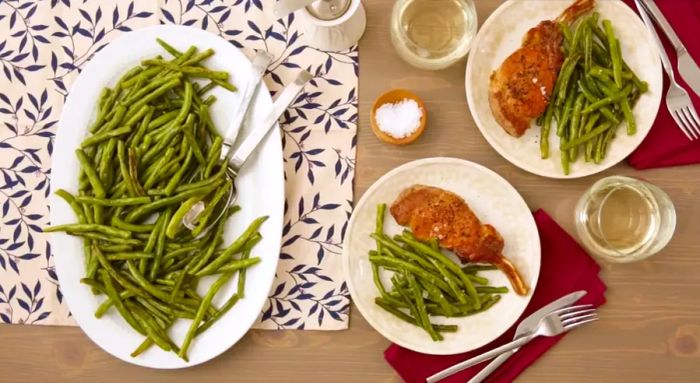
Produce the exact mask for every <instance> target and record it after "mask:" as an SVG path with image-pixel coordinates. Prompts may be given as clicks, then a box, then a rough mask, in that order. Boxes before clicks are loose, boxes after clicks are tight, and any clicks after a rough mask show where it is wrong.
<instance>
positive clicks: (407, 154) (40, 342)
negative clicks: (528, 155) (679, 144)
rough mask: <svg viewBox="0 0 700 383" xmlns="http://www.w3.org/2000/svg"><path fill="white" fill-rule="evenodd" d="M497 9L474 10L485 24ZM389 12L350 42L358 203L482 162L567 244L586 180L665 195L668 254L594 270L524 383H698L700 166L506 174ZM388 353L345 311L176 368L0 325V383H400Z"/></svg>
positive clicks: (450, 87) (483, 1)
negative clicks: (398, 102)
mask: <svg viewBox="0 0 700 383" xmlns="http://www.w3.org/2000/svg"><path fill="white" fill-rule="evenodd" d="M500 3H501V1H500V0H478V1H477V10H478V14H479V20H480V21H483V20H485V19H486V18H487V17H488V15H489V14H490V13H491V12H492V11H493V10H494V9H495V8H496V7H497V6H498V5H499V4H500ZM392 4H393V1H391V0H369V1H365V7H366V9H367V31H366V33H365V36H364V38H363V39H362V41H361V43H360V62H361V65H360V72H361V75H360V93H359V94H360V120H361V121H360V127H359V144H358V157H357V176H356V179H355V188H356V189H355V190H356V194H355V199H356V200H357V199H359V197H360V196H361V195H362V193H363V192H364V191H365V190H366V189H367V188H368V187H369V186H370V185H371V184H372V183H373V182H374V181H375V180H376V179H378V178H379V177H380V176H382V175H383V174H384V173H386V172H387V171H388V170H390V169H392V168H394V167H396V166H398V165H401V164H403V163H406V162H409V161H411V160H415V159H419V158H425V157H433V156H450V157H457V158H464V159H468V160H471V161H475V162H478V163H480V164H482V165H485V166H487V167H489V168H491V169H493V170H494V171H496V172H498V173H499V174H501V175H502V176H504V177H505V178H506V179H508V180H509V181H510V182H511V183H512V184H513V185H514V186H515V187H516V188H517V189H518V190H519V191H520V192H521V193H522V195H523V196H524V198H525V200H526V201H527V203H528V204H529V206H530V207H531V208H532V209H537V208H544V209H546V210H547V212H549V213H550V215H552V216H553V217H554V218H555V219H556V220H557V221H558V222H559V223H560V224H561V225H562V226H563V227H564V228H565V229H566V230H568V231H569V232H570V233H573V209H574V204H575V202H576V200H577V198H578V197H579V196H580V195H581V194H582V193H583V191H584V190H585V189H586V188H587V187H588V186H589V185H591V184H592V183H593V182H595V181H596V180H597V179H599V178H601V177H604V176H607V175H612V174H624V175H632V176H635V177H641V178H644V179H647V180H649V181H651V182H652V183H654V184H656V185H658V186H660V187H662V188H663V189H664V190H666V191H667V192H668V193H669V195H670V196H671V198H672V199H673V201H674V203H675V206H676V211H677V213H678V226H677V229H676V234H675V236H674V238H673V240H672V241H671V243H670V245H669V246H668V247H667V248H666V249H665V250H664V251H663V252H662V253H660V254H657V255H656V256H654V257H653V258H652V259H650V260H647V261H643V262H639V263H635V264H629V265H611V264H603V265H602V268H603V271H602V276H603V279H604V280H605V282H606V283H607V285H608V288H609V289H608V293H607V298H608V303H607V304H606V305H605V306H604V307H603V308H602V310H601V316H602V317H603V320H601V321H599V322H597V323H596V324H595V325H592V326H588V327H585V328H582V329H580V330H577V331H575V332H574V333H572V334H570V335H569V336H568V337H567V338H566V340H565V341H563V342H561V343H560V344H558V345H557V346H556V347H555V348H553V349H552V350H551V351H550V352H549V353H547V354H546V355H545V356H544V357H543V358H541V359H540V360H539V361H537V362H536V363H535V364H534V365H533V366H532V367H530V368H529V369H528V370H527V371H526V372H525V373H524V374H522V375H521V377H520V379H519V381H521V382H538V383H543V382H606V383H607V382H638V383H642V382H697V381H699V380H700V345H699V344H700V278H698V277H699V276H700V238H699V236H698V233H699V231H698V230H699V228H700V181H698V180H700V166H689V167H682V168H672V169H661V170H647V171H643V172H636V171H634V170H633V169H631V168H630V167H629V166H627V165H626V164H621V165H618V166H616V167H614V168H613V169H610V170H609V171H606V172H604V173H602V174H599V175H596V176H591V177H587V178H584V179H579V180H564V181H561V180H550V179H545V178H541V177H538V176H535V175H531V174H528V173H526V172H524V171H522V170H519V169H518V168H516V167H515V166H513V165H511V164H510V163H508V162H507V161H505V160H504V159H503V158H501V157H500V156H499V155H498V154H497V153H496V152H495V151H494V150H493V149H491V148H490V147H489V145H488V144H487V143H486V141H485V140H484V139H483V137H482V136H481V134H480V133H479V131H478V130H477V128H476V126H475V125H474V121H473V119H472V118H471V116H470V114H469V111H468V108H467V103H466V98H465V93H464V67H465V62H460V63H458V64H456V65H454V66H453V67H452V68H450V69H447V70H444V71H439V72H427V71H421V70H417V69H413V68H411V67H410V66H408V65H407V64H405V63H403V62H402V61H401V60H400V59H399V58H398V56H397V55H396V54H395V53H394V50H393V47H392V46H391V42H390V39H389V15H390V11H391V6H392ZM397 87H402V88H407V89H411V90H414V91H415V92H416V93H417V94H418V95H420V96H421V97H422V98H423V99H424V100H425V101H426V105H427V108H428V109H429V111H430V118H429V121H428V128H427V130H426V132H425V134H424V135H423V137H421V139H420V140H419V141H418V142H417V143H415V144H413V145H410V146H408V147H405V148H396V147H391V146H388V145H385V144H382V143H380V142H379V141H378V140H377V139H376V138H375V137H374V135H373V134H372V132H371V130H370V128H369V124H368V115H369V109H370V106H371V104H372V101H373V100H374V98H375V97H377V96H378V95H379V94H380V93H381V92H382V91H384V90H387V89H391V88H397ZM388 345H389V342H388V341H386V340H385V339H384V338H382V336H381V335H379V334H378V333H377V332H375V331H374V330H372V328H371V327H370V326H369V325H368V324H367V322H365V321H364V319H363V318H362V316H361V315H360V314H359V313H358V312H357V311H356V310H355V309H354V308H353V311H352V314H351V324H350V330H347V331H339V332H314V331H251V332H250V333H249V334H248V335H247V336H246V337H245V338H244V339H243V340H242V341H240V342H239V343H238V344H237V345H236V346H235V347H233V348H232V349H231V350H229V351H228V352H226V353H224V354H223V355H222V356H220V357H218V358H216V359H214V360H213V361H211V362H209V363H206V364H204V365H202V366H198V367H194V368H190V369H186V370H181V371H156V370H150V369H145V368H140V367H136V366H133V365H130V364H127V363H124V362H122V361H120V360H118V359H116V358H114V357H112V356H110V355H108V354H107V353H105V352H104V351H102V350H100V349H99V348H98V347H97V346H95V345H94V344H93V343H92V342H91V341H90V340H89V339H88V338H87V337H86V336H85V335H84V334H83V333H82V331H81V330H80V329H79V328H77V327H76V328H68V327H42V326H19V325H18V326H0V382H29V381H32V382H165V381H167V382H173V383H174V382H198V383H204V382H218V381H222V382H224V381H225V382H278V381H279V382H400V381H401V379H400V378H399V377H398V376H397V375H396V374H395V373H394V371H393V370H392V369H391V368H390V367H389V366H388V365H387V364H386V363H385V362H384V359H383V356H382V353H383V351H384V349H385V348H386V347H387V346H388Z"/></svg>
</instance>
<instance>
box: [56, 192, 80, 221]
mask: <svg viewBox="0 0 700 383" xmlns="http://www.w3.org/2000/svg"><path fill="white" fill-rule="evenodd" d="M55 193H56V195H57V196H59V197H61V198H63V200H64V201H66V203H68V205H69V206H70V207H71V209H72V210H73V213H75V216H76V217H77V218H78V223H86V222H87V221H86V219H85V214H84V213H83V208H82V207H81V206H80V205H79V204H78V203H77V202H76V200H75V197H73V195H72V194H70V193H69V192H67V191H65V190H63V189H58V190H56V192H55Z"/></svg>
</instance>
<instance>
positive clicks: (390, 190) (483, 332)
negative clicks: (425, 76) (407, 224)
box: [343, 158, 540, 355]
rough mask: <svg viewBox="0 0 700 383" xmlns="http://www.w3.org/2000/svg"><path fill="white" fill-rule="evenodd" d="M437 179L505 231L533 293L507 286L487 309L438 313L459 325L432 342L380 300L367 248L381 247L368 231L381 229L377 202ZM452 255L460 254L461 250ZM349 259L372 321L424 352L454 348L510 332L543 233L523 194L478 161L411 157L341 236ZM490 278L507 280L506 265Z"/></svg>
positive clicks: (347, 267) (394, 227)
mask: <svg viewBox="0 0 700 383" xmlns="http://www.w3.org/2000/svg"><path fill="white" fill-rule="evenodd" d="M414 184H423V185H429V186H436V187H440V188H443V189H445V190H449V191H451V192H454V193H456V194H458V195H460V196H461V197H462V198H464V199H465V201H466V202H467V203H468V204H469V206H470V207H471V208H472V210H473V211H474V213H476V215H477V216H478V217H479V218H480V219H481V221H482V222H483V223H490V224H492V225H493V226H494V227H495V228H496V229H497V230H498V231H499V232H500V233H501V235H502V236H503V238H504V241H505V248H504V250H503V254H504V255H505V256H506V257H507V258H508V259H510V260H511V261H512V262H513V263H514V264H515V266H516V267H517V268H518V270H519V271H520V273H521V275H522V277H523V280H524V281H525V282H526V283H527V284H528V285H529V286H530V293H529V294H528V295H527V296H518V295H517V294H515V293H514V292H512V291H511V292H509V293H507V294H504V295H503V296H502V298H501V300H500V301H499V302H498V303H496V304H495V305H494V306H493V307H491V308H490V309H489V310H487V311H485V312H482V313H479V314H476V315H473V316H468V317H463V318H444V317H433V318H432V321H433V322H434V323H443V324H456V325H458V326H459V330H458V331H457V332H456V333H445V334H443V335H444V336H445V340H443V341H441V342H434V341H432V340H431V339H430V336H429V335H428V334H427V333H426V332H425V331H424V330H423V329H422V328H420V327H417V326H414V325H412V324H409V323H406V322H403V321H402V320H400V319H398V318H396V317H394V316H393V315H392V314H389V313H387V312H386V311H384V310H383V309H382V308H380V307H379V306H377V305H375V303H374V298H375V297H377V296H378V295H379V293H378V291H377V288H376V287H375V285H374V283H373V279H372V267H371V264H370V262H369V255H368V253H369V251H370V250H374V249H375V241H374V240H373V239H371V238H370V236H369V235H370V234H371V233H373V232H374V230H375V222H376V221H375V219H376V208H377V205H378V204H380V203H386V204H387V205H389V206H390V205H391V203H392V202H393V201H394V200H395V199H396V197H398V195H399V194H400V193H401V191H402V190H404V189H406V188H408V187H410V186H412V185H414ZM402 230H403V227H401V226H399V225H398V224H397V223H396V222H395V221H394V219H393V217H392V216H391V214H390V213H389V212H388V209H387V215H386V217H385V225H384V231H385V232H386V233H387V234H388V235H394V234H400V233H401V231H402ZM446 254H449V256H450V257H451V258H452V259H453V260H455V262H457V258H456V257H455V256H454V255H453V254H451V253H448V252H446ZM343 267H344V271H345V275H346V278H347V280H348V288H349V290H350V294H351V295H352V299H353V301H354V302H355V305H357V308H358V309H359V310H360V312H361V313H362V315H363V316H364V317H365V319H366V320H367V322H369V324H370V325H371V326H372V327H374V329H375V330H377V331H378V332H379V333H381V334H382V335H383V336H384V337H386V338H387V339H389V340H390V341H392V342H394V343H396V344H398V345H400V346H402V347H405V348H408V349H411V350H413V351H418V352H422V353H426V354H436V355H448V354H457V353H461V352H466V351H469V350H473V349H476V348H478V347H481V346H483V345H485V344H487V343H489V342H491V341H492V340H494V339H496V338H497V337H498V336H499V335H501V334H502V333H503V332H505V331H506V330H507V329H508V328H509V327H511V326H512V325H513V323H515V321H516V320H517V319H518V317H520V315H521V314H522V313H523V311H524V310H525V307H526V306H527V304H528V302H530V297H531V296H532V293H533V291H534V288H535V286H536V285H537V278H538V276H539V271H540V239H539V235H538V232H537V226H536V225H535V220H534V218H533V217H532V213H531V212H530V209H529V208H528V207H527V204H526V203H525V201H524V200H523V198H522V197H521V196H520V194H518V192H517V191H516V190H515V189H514V188H513V186H511V185H510V184H509V183H508V181H506V180H505V179H503V178H502V177H501V176H499V175H498V174H496V173H494V172H493V171H491V170H489V169H487V168H485V167H483V166H481V165H478V164H475V163H473V162H469V161H464V160H459V159H454V158H427V159H423V160H418V161H413V162H410V163H408V164H405V165H403V166H400V167H398V168H396V169H394V170H392V171H390V172H389V173H387V174H385V175H384V176H383V177H382V178H380V179H379V180H378V181H377V182H375V183H374V184H373V185H372V186H371V187H370V188H369V190H367V192H365V194H364V195H363V196H362V198H361V199H360V202H359V203H358V204H357V206H356V207H355V211H354V212H353V214H352V217H351V218H350V223H349V227H348V231H347V234H346V237H345V242H344V244H343ZM391 275H392V272H389V271H386V270H383V269H382V271H381V276H380V277H381V279H382V280H383V281H384V283H385V286H390V283H391V282H390V277H391ZM480 275H484V276H485V277H487V278H488V279H489V282H490V285H492V286H508V288H509V289H510V290H512V288H511V287H510V283H509V282H508V278H507V277H506V276H505V275H504V274H503V273H501V272H500V271H488V272H484V273H483V274H481V273H480Z"/></svg>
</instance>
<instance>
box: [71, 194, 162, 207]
mask: <svg viewBox="0 0 700 383" xmlns="http://www.w3.org/2000/svg"><path fill="white" fill-rule="evenodd" d="M75 199H76V201H78V202H80V203H84V204H88V205H99V206H111V207H115V206H133V205H145V204H147V203H149V202H151V197H145V196H144V197H128V198H112V199H110V198H98V197H89V196H77V197H75Z"/></svg>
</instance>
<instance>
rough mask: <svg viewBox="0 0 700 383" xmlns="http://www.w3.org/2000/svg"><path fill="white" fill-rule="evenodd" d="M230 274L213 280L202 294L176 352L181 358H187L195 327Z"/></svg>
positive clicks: (194, 334)
mask: <svg viewBox="0 0 700 383" xmlns="http://www.w3.org/2000/svg"><path fill="white" fill-rule="evenodd" d="M232 276H233V273H224V274H222V275H221V276H220V277H219V278H218V279H217V280H216V281H214V283H213V284H212V285H211V287H210V288H209V291H207V293H206V294H205V295H204V298H202V303H201V304H200V305H199V309H197V314H196V315H195V317H194V320H193V321H192V324H191V325H190V328H189V330H187V334H186V335H185V340H184V341H183V342H182V347H180V352H179V353H178V356H180V357H181V358H183V359H185V360H187V350H188V349H189V347H190V343H192V340H193V339H194V337H195V336H196V335H197V328H198V327H199V325H200V323H201V322H202V320H203V319H204V315H205V314H206V312H207V309H208V308H209V306H210V305H211V301H212V300H213V299H214V296H215V295H216V293H217V292H218V291H219V289H220V288H221V287H222V286H223V285H224V284H226V282H228V280H229V279H231V277H232Z"/></svg>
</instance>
